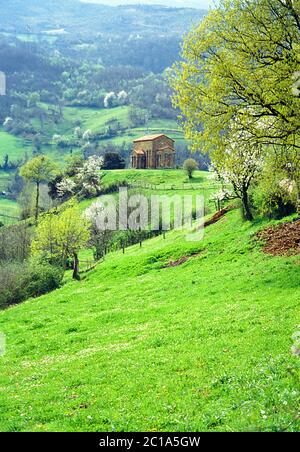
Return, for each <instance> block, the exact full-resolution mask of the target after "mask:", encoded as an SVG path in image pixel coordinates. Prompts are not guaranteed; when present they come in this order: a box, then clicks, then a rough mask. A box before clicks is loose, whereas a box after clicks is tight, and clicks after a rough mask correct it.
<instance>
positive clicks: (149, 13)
mask: <svg viewBox="0 0 300 452" xmlns="http://www.w3.org/2000/svg"><path fill="white" fill-rule="evenodd" d="M0 10H1V24H0V31H2V32H3V31H5V32H18V33H21V32H22V33H29V32H31V33H43V32H44V33H46V32H49V31H50V32H52V31H53V30H60V31H61V33H71V34H74V33H76V34H77V35H82V36H86V35H97V34H99V33H111V34H115V33H117V34H122V33H141V34H143V33H146V34H149V33H160V34H161V33H162V34H168V35H174V34H177V35H178V34H179V35H181V34H183V33H185V32H186V31H187V30H188V29H190V27H191V24H192V23H195V22H199V20H200V19H201V18H202V17H203V16H204V14H205V11H203V10H196V9H191V8H168V7H164V6H142V5H127V6H118V7H111V6H106V5H101V4H92V3H83V2H80V1H79V0H43V1H40V0H26V1H24V0H10V1H9V2H7V1H6V0H0Z"/></svg>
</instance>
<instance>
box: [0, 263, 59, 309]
mask: <svg viewBox="0 0 300 452" xmlns="http://www.w3.org/2000/svg"><path fill="white" fill-rule="evenodd" d="M62 278H63V271H62V269H61V268H58V267H54V266H52V265H49V264H46V263H41V262H30V263H28V262H25V263H17V262H8V263H6V264H5V265H0V285H1V291H0V309H1V308H4V307H7V306H9V305H11V304H17V303H20V302H21V301H24V300H27V299H28V298H31V297H39V296H41V295H43V294H45V293H47V292H51V291H52V290H54V289H57V288H58V287H60V286H61V284H62Z"/></svg>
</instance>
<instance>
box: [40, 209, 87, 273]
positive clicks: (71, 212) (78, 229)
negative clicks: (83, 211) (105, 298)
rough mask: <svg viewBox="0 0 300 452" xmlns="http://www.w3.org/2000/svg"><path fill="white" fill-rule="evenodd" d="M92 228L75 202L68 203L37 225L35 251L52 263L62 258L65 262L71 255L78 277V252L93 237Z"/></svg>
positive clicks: (46, 216)
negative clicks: (90, 231) (90, 229)
mask: <svg viewBox="0 0 300 452" xmlns="http://www.w3.org/2000/svg"><path fill="white" fill-rule="evenodd" d="M89 227H90V225H89V223H88V221H87V220H86V219H85V218H83V217H82V216H81V215H80V213H79V212H78V209H77V208H76V205H75V204H74V202H72V203H69V204H68V205H67V206H66V208H65V210H63V211H62V212H61V213H57V212H49V213H47V214H45V216H44V217H43V218H42V219H41V221H40V222H39V224H38V226H37V228H36V237H35V239H34V241H33V243H32V247H31V250H32V254H33V256H41V257H44V258H46V259H47V260H49V261H50V262H53V261H59V262H61V263H62V264H63V265H65V263H66V261H67V259H68V258H73V259H74V270H73V278H74V279H77V280H78V279H80V276H79V257H78V253H79V251H80V249H82V248H84V247H85V246H86V244H87V242H88V240H89V238H90V233H89Z"/></svg>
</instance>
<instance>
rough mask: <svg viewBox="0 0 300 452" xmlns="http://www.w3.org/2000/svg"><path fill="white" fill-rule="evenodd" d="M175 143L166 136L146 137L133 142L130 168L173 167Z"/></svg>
mask: <svg viewBox="0 0 300 452" xmlns="http://www.w3.org/2000/svg"><path fill="white" fill-rule="evenodd" d="M174 143H175V141H174V140H172V139H171V138H168V137H167V136H166V135H147V136H145V137H142V138H139V139H137V140H135V141H134V142H133V152H132V154H131V166H132V168H135V169H158V168H160V169H162V168H174V167H175V154H176V151H175V149H174Z"/></svg>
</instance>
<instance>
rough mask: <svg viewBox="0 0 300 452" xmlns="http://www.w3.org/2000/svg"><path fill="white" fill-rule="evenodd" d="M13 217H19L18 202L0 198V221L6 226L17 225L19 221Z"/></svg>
mask: <svg viewBox="0 0 300 452" xmlns="http://www.w3.org/2000/svg"><path fill="white" fill-rule="evenodd" d="M10 217H11V218H10ZM12 217H15V218H18V217H19V206H18V204H17V202H16V201H12V200H11V199H5V198H1V197H0V221H1V222H2V223H3V224H5V225H8V224H12V223H15V222H16V221H17V220H16V219H14V218H12Z"/></svg>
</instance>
